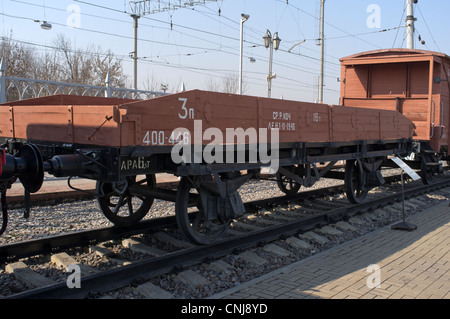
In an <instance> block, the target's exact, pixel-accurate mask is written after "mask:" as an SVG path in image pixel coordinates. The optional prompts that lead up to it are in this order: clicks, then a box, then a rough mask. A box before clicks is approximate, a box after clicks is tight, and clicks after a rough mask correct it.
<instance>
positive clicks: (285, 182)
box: [276, 166, 301, 195]
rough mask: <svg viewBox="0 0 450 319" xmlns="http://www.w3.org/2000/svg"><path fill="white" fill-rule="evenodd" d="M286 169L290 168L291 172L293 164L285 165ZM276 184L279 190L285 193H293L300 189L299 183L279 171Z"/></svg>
mask: <svg viewBox="0 0 450 319" xmlns="http://www.w3.org/2000/svg"><path fill="white" fill-rule="evenodd" d="M286 169H288V170H290V171H291V172H292V173H293V172H294V169H295V166H290V167H286ZM276 176H277V184H278V187H279V188H280V190H281V191H282V192H283V193H285V194H286V195H295V194H297V192H298V190H299V189H300V187H301V185H300V184H299V183H298V182H296V181H294V180H293V179H291V178H289V177H287V176H286V175H283V174H282V173H280V172H277V175H276Z"/></svg>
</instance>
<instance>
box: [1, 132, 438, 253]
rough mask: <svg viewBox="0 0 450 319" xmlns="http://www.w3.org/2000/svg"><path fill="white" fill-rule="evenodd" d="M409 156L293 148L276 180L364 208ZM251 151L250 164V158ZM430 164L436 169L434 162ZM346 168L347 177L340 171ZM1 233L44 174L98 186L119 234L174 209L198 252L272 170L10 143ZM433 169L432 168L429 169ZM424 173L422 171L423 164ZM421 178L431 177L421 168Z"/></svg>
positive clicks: (338, 147) (402, 145) (404, 145)
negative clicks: (336, 191) (15, 197)
mask: <svg viewBox="0 0 450 319" xmlns="http://www.w3.org/2000/svg"><path fill="white" fill-rule="evenodd" d="M411 150H412V142H411V140H409V139H399V140H395V141H389V143H385V142H380V141H359V142H342V143H291V144H284V145H282V147H280V152H279V154H280V156H279V159H278V160H279V167H277V171H276V172H274V173H275V176H276V179H277V182H278V186H279V188H280V189H281V190H282V191H283V192H284V193H286V195H288V196H289V195H294V194H296V193H297V192H298V191H299V189H300V187H301V186H304V187H311V186H313V185H314V184H315V183H316V182H317V181H319V180H320V179H321V178H337V179H342V180H344V182H345V188H346V193H347V196H348V199H349V201H350V202H352V203H361V202H363V201H364V199H365V197H366V196H367V193H368V192H369V191H370V189H372V188H373V187H375V186H378V185H380V184H383V183H384V180H383V177H382V175H381V169H382V167H383V166H389V164H388V163H389V161H388V160H387V159H388V157H389V156H406V155H408V154H409V153H410V152H411ZM249 152H250V151H249V150H248V149H247V151H246V155H245V158H248V157H250V154H249ZM426 158H427V159H428V158H429V159H430V161H432V162H433V163H434V161H433V159H432V158H431V157H426ZM341 161H345V162H346V165H345V172H344V173H342V172H339V171H337V170H335V168H336V166H337V164H338V163H342V162H341ZM1 162H2V163H3V164H2V171H1V172H0V176H1V180H0V190H1V194H2V209H3V227H2V229H1V232H4V231H5V229H6V224H7V214H8V213H7V205H6V192H7V189H8V188H10V187H11V185H12V183H14V182H15V181H16V179H19V180H20V182H21V183H22V184H23V186H24V189H25V194H24V197H25V203H28V204H27V205H26V215H29V210H30V206H29V196H30V193H35V192H37V191H38V190H39V189H40V188H41V186H42V184H43V181H44V173H45V172H47V173H48V174H52V175H54V176H57V177H68V178H71V177H74V176H78V177H83V178H88V179H93V180H96V181H97V187H96V197H97V201H98V204H99V207H100V209H101V211H102V212H103V213H104V215H105V216H106V217H107V218H108V219H109V220H110V221H111V222H112V223H113V224H114V225H115V226H117V227H126V226H130V225H133V224H135V223H137V222H139V221H140V220H141V219H142V218H144V216H146V214H147V212H148V211H149V209H150V207H151V205H152V203H153V201H154V199H162V200H166V201H172V202H175V215H176V220H177V223H178V225H179V228H180V229H181V231H182V232H183V234H184V235H185V237H186V238H187V239H188V240H190V241H192V242H194V243H197V244H208V243H211V242H214V241H216V240H217V239H218V238H220V236H221V235H222V234H223V233H224V232H225V231H226V230H227V228H228V226H229V224H230V223H231V221H232V220H233V219H235V218H238V217H239V216H242V215H243V214H244V212H245V208H244V205H243V202H242V200H241V197H240V195H239V193H238V190H239V188H240V187H241V186H242V185H243V184H244V183H246V182H247V181H249V180H250V179H254V178H259V176H260V171H261V169H262V168H264V167H268V164H263V163H261V162H260V161H259V160H258V161H257V162H256V163H250V162H242V163H239V162H238V163H222V164H208V163H192V164H188V163H183V164H180V165H175V164H174V163H173V161H171V158H170V153H168V152H167V150H164V148H161V149H158V150H157V151H156V152H155V150H154V149H152V148H148V147H140V146H136V147H124V148H110V147H92V146H89V147H86V146H82V145H64V144H55V143H48V142H39V141H33V143H31V142H28V141H17V140H8V141H5V143H4V144H3V148H2V152H1ZM427 164H428V163H427ZM419 165H421V164H419ZM421 167H422V172H425V174H422V175H430V174H431V175H432V173H430V172H429V168H430V167H431V168H435V167H437V166H436V165H432V166H430V165H426V164H425V165H421ZM161 172H166V173H171V174H174V175H176V176H179V177H180V178H181V179H180V182H179V185H178V189H177V190H176V191H173V190H167V189H162V188H158V187H156V183H155V174H157V173H161Z"/></svg>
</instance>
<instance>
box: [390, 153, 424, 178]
mask: <svg viewBox="0 0 450 319" xmlns="http://www.w3.org/2000/svg"><path fill="white" fill-rule="evenodd" d="M391 160H392V161H393V162H394V163H395V164H397V165H398V167H400V168H401V169H402V170H404V171H405V172H406V174H408V175H409V177H411V178H412V179H413V180H415V181H417V180H419V179H420V176H419V175H418V174H417V173H416V172H414V171H413V169H412V168H411V167H409V166H408V165H407V164H406V163H405V162H403V161H402V160H401V159H399V158H398V157H393V158H391Z"/></svg>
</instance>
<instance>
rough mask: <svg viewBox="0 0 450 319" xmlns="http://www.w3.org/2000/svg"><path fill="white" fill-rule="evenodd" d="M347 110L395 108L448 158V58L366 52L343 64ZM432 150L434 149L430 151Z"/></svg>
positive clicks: (394, 51)
mask: <svg viewBox="0 0 450 319" xmlns="http://www.w3.org/2000/svg"><path fill="white" fill-rule="evenodd" d="M340 61H341V66H342V67H341V79H342V80H341V100H340V104H341V105H344V106H354V107H363V108H374V109H384V110H397V111H399V112H400V113H402V114H403V115H405V116H406V117H407V118H409V119H410V120H411V121H413V122H414V124H415V125H416V135H415V137H414V139H415V140H417V141H421V143H420V146H421V147H422V148H430V147H431V150H433V151H434V152H436V153H438V154H439V156H442V158H444V159H445V158H446V159H449V158H448V143H449V137H448V134H449V126H450V99H449V96H450V83H449V81H448V78H449V77H450V57H449V56H447V55H446V54H443V53H438V52H430V51H423V50H410V49H390V50H376V51H369V52H363V53H359V54H355V55H351V56H348V57H345V58H342V59H341V60H340ZM428 151H430V149H428Z"/></svg>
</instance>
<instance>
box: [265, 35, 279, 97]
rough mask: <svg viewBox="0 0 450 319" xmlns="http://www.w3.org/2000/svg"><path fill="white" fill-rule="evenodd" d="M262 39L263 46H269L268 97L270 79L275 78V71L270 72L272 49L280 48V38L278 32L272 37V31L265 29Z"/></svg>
mask: <svg viewBox="0 0 450 319" xmlns="http://www.w3.org/2000/svg"><path fill="white" fill-rule="evenodd" d="M263 39H264V46H265V48H266V49H269V48H270V59H269V75H268V76H267V82H268V89H267V97H269V98H270V97H271V96H272V79H275V78H276V77H277V76H276V74H275V73H272V61H273V49H274V48H275V50H278V49H279V48H280V42H281V39H280V38H279V37H278V32H275V33H274V35H273V37H272V33H270V31H269V30H267V31H266V34H265V35H264V36H263Z"/></svg>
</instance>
